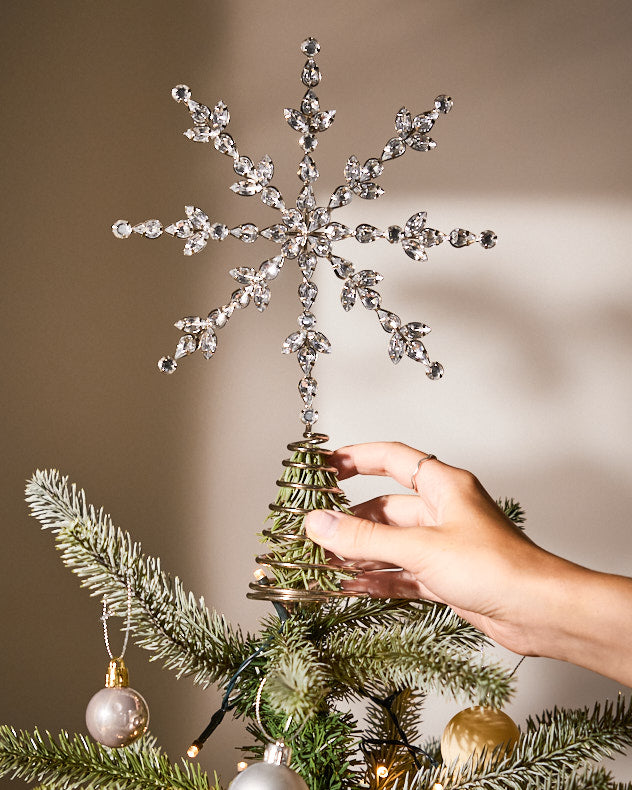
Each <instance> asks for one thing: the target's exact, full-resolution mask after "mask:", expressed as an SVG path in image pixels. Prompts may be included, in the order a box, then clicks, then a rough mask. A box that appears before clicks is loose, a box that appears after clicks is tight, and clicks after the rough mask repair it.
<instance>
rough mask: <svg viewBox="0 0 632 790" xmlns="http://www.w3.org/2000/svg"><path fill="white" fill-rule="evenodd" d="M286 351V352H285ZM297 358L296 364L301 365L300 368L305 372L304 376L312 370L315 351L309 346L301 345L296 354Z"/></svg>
mask: <svg viewBox="0 0 632 790" xmlns="http://www.w3.org/2000/svg"><path fill="white" fill-rule="evenodd" d="M286 353H287V352H286ZM296 358H297V359H298V364H299V365H300V366H301V370H302V371H303V373H305V375H306V376H309V374H310V373H311V372H312V368H313V367H314V363H315V362H316V352H315V351H314V349H313V348H310V347H309V346H303V348H301V350H300V351H299V352H298V354H297V355H296Z"/></svg>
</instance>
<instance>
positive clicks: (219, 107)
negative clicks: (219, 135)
mask: <svg viewBox="0 0 632 790" xmlns="http://www.w3.org/2000/svg"><path fill="white" fill-rule="evenodd" d="M229 121H230V113H229V112H228V107H227V106H226V105H225V104H224V102H223V101H218V102H217V104H216V105H215V107H213V111H212V112H211V122H212V123H213V126H216V127H221V128H222V129H223V128H224V127H225V126H227V125H228V122H229Z"/></svg>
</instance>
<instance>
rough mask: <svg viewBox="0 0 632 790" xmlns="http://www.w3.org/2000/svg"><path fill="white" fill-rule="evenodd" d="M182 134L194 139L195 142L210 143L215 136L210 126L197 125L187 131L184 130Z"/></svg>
mask: <svg viewBox="0 0 632 790" xmlns="http://www.w3.org/2000/svg"><path fill="white" fill-rule="evenodd" d="M182 134H183V135H184V136H185V137H188V139H189V140H193V142H194V143H208V141H209V140H210V139H211V138H213V137H214V136H215V135H214V134H213V131H212V130H211V129H210V127H208V126H195V127H194V128H193V129H187V130H186V132H182Z"/></svg>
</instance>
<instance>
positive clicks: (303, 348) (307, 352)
mask: <svg viewBox="0 0 632 790" xmlns="http://www.w3.org/2000/svg"><path fill="white" fill-rule="evenodd" d="M301 51H302V52H303V54H304V55H305V56H306V57H307V60H306V62H305V65H304V66H303V70H302V72H301V81H302V82H303V85H304V86H305V87H306V88H307V91H306V92H305V94H304V96H303V98H302V99H301V102H300V104H299V107H298V109H294V108H286V109H285V110H284V111H283V113H284V116H285V119H286V121H287V123H288V125H289V126H290V128H291V129H293V130H294V131H295V132H297V133H298V134H299V140H298V143H299V146H300V148H301V149H302V152H303V157H302V159H301V160H300V162H299V166H298V171H297V175H298V178H299V180H300V182H301V187H300V190H299V193H298V195H297V197H296V199H295V201H294V205H291V204H289V203H288V202H286V200H285V199H284V198H283V195H282V194H281V192H280V191H279V189H277V187H275V186H274V185H273V184H272V183H271V182H272V179H273V177H274V164H273V162H272V159H271V158H270V157H269V156H268V155H265V156H263V157H262V158H261V159H260V160H259V161H258V162H257V161H256V160H255V159H252V158H251V157H249V156H245V155H243V154H240V152H239V150H238V149H237V145H236V143H235V141H234V139H233V137H232V136H231V135H230V134H229V133H228V132H227V131H226V129H227V127H228V125H229V122H230V112H229V110H228V107H227V106H226V105H225V104H224V102H223V101H218V102H217V104H215V106H214V107H213V108H212V109H211V108H210V107H209V106H207V105H205V104H201V103H199V102H197V101H195V100H194V99H193V98H192V95H191V90H190V89H189V87H188V86H186V85H176V87H175V88H174V89H173V90H172V91H171V95H172V97H173V99H174V100H175V101H176V102H178V103H180V104H184V105H185V106H186V107H187V109H188V111H189V113H190V115H191V120H192V124H193V125H192V126H191V128H189V129H187V130H186V131H185V132H184V135H185V137H187V138H188V139H189V140H192V141H193V142H196V143H212V144H213V147H214V148H215V149H216V150H217V151H219V152H220V153H221V154H224V155H226V156H228V157H230V158H231V159H232V164H233V170H234V172H235V174H236V175H237V178H238V180H237V181H235V182H234V183H233V184H232V185H231V187H230V189H231V190H232V191H233V192H235V193H236V194H237V195H241V196H243V197H253V196H254V195H259V197H260V199H261V201H262V202H263V203H264V204H265V205H266V206H269V207H270V208H271V209H274V210H275V211H278V212H279V213H278V215H277V221H276V222H275V223H273V224H271V225H269V226H268V227H266V228H261V229H260V228H258V227H257V226H256V225H254V224H252V223H244V224H241V225H238V226H236V227H234V228H229V227H228V226H227V225H226V224H224V223H223V222H219V221H213V220H211V219H210V218H209V216H208V215H207V214H206V213H205V212H204V211H203V210H202V209H201V208H198V207H197V206H185V209H184V213H185V216H184V218H182V219H179V220H176V221H175V222H173V223H171V224H169V225H167V226H166V227H163V225H162V223H161V222H160V221H159V220H157V219H149V220H145V221H144V222H140V223H138V224H136V225H133V224H132V223H130V222H128V221H127V220H117V222H115V223H114V225H113V226H112V232H113V233H114V235H115V236H116V237H117V238H119V239H125V238H129V237H130V236H132V235H133V234H136V235H140V236H145V237H146V238H149V239H155V238H158V237H159V236H161V235H163V232H164V233H166V234H169V235H171V236H173V237H175V238H178V239H183V240H184V241H185V244H184V249H183V252H184V254H185V255H195V254H197V253H199V252H201V251H202V250H204V249H205V247H206V246H207V244H208V243H209V242H222V241H224V240H225V239H227V238H228V237H229V236H232V237H233V238H236V239H238V240H239V241H241V242H242V243H244V244H252V243H253V242H255V241H257V240H258V239H259V238H263V239H265V240H266V241H269V242H272V243H274V244H276V245H278V252H277V254H276V255H273V256H272V257H270V258H267V259H266V260H264V261H263V262H262V263H261V265H260V266H259V268H258V269H256V270H255V269H254V268H249V267H239V268H236V269H231V270H230V272H229V274H230V276H231V277H232V278H233V279H234V280H235V281H236V282H237V285H238V286H239V287H238V288H237V289H236V290H234V291H233V292H232V293H231V296H230V299H229V300H228V301H227V302H226V304H224V305H222V306H220V307H217V308H215V309H213V310H211V312H210V313H209V314H208V316H207V317H206V318H202V317H200V316H187V317H185V318H182V319H180V320H179V321H176V323H175V326H176V328H177V329H179V330H180V331H181V332H182V335H181V337H180V339H179V341H178V344H177V347H176V351H175V353H174V354H173V357H171V356H165V357H162V359H161V360H160V361H159V363H158V367H159V369H160V370H161V371H162V372H163V373H168V374H170V373H173V372H174V371H175V370H176V368H177V364H178V363H177V360H179V359H181V358H182V357H185V356H188V355H189V354H193V353H194V352H196V351H200V352H201V354H202V356H204V357H206V359H210V358H211V357H212V356H213V355H214V354H215V351H216V349H217V331H218V330H219V329H221V328H222V327H224V326H225V325H226V324H227V322H228V320H229V319H230V318H231V316H232V315H233V313H234V312H235V311H236V310H240V309H242V308H245V307H247V306H248V305H249V304H250V303H251V302H252V303H253V304H254V305H255V307H256V308H257V309H258V310H259V311H261V312H263V311H264V310H265V309H266V307H267V306H268V304H269V302H270V297H271V290H270V284H271V282H272V280H274V279H275V278H276V277H277V276H278V275H279V273H280V271H281V269H282V268H283V265H284V263H285V262H286V261H288V260H295V261H296V262H297V264H298V267H299V269H300V272H301V275H302V281H301V284H300V285H299V289H298V297H299V300H300V302H301V306H302V312H301V313H300V315H299V317H298V327H299V328H298V330H295V331H293V332H291V333H290V334H289V335H288V336H287V338H286V339H285V340H284V341H283V344H282V348H281V350H282V352H283V353H284V354H296V356H297V359H298V363H299V366H300V368H301V371H302V374H303V377H302V378H301V380H300V382H299V385H298V390H299V394H300V396H301V399H302V402H303V408H302V412H301V418H302V421H303V422H304V423H305V425H306V426H307V430H308V431H311V427H312V425H313V424H314V423H315V422H316V420H317V419H318V412H317V411H316V410H315V409H314V406H313V401H314V398H315V396H316V394H317V389H318V384H317V381H316V379H315V378H313V376H312V372H313V368H314V365H315V364H316V361H317V359H318V355H319V354H328V353H329V352H330V351H331V343H330V341H329V339H328V338H327V336H326V335H325V334H324V333H323V332H322V331H320V330H319V329H316V317H315V315H314V313H313V312H312V307H313V305H314V302H315V300H316V297H317V295H318V288H317V286H316V283H314V282H313V279H312V277H313V275H314V272H315V271H316V268H317V266H318V263H319V261H323V260H324V261H327V262H328V264H329V265H330V266H331V268H332V270H333V272H334V275H335V276H336V277H337V278H338V279H340V280H341V281H342V288H341V293H340V301H341V304H342V307H343V309H344V310H345V311H349V310H351V309H352V308H353V307H354V305H356V304H358V303H359V304H361V305H362V306H363V307H364V308H366V309H367V310H371V311H373V312H375V314H376V316H377V319H378V321H379V323H380V326H381V327H382V329H383V330H384V331H385V332H386V333H387V334H388V343H387V350H388V355H389V357H390V359H391V361H392V362H393V363H395V364H397V363H398V362H399V361H400V360H401V359H402V358H403V357H404V356H407V357H408V358H409V359H412V360H414V361H415V362H420V363H421V364H422V366H423V367H424V369H425V371H426V375H427V376H428V377H429V378H430V379H433V380H436V379H439V378H441V377H442V375H443V367H442V365H441V364H440V363H439V362H434V361H432V360H431V358H430V356H429V355H428V352H427V349H426V347H425V344H424V338H425V336H426V335H427V334H428V332H430V328H429V327H428V326H426V324H423V323H421V322H419V321H410V322H408V323H404V322H403V321H402V319H401V318H400V317H399V316H398V315H397V314H396V313H393V312H391V311H390V310H387V309H385V308H384V306H383V305H382V297H381V295H380V293H379V292H378V291H377V290H376V286H377V285H378V284H379V283H380V282H381V280H382V279H383V277H382V275H381V274H380V273H379V272H376V271H373V270H371V269H362V270H359V271H357V270H356V268H355V266H354V264H353V263H352V262H351V261H349V260H346V259H344V258H342V257H340V256H339V255H337V254H336V253H335V252H334V245H335V243H336V242H338V241H342V240H343V239H347V238H351V237H354V238H355V239H356V241H357V242H359V243H360V244H371V243H373V242H375V241H377V240H378V239H383V240H386V241H387V242H389V243H390V244H393V245H400V246H401V248H402V250H403V251H404V253H405V254H406V255H407V256H408V257H409V258H411V259H412V260H413V261H417V262H420V261H426V260H427V259H428V250H430V249H431V248H432V247H435V246H437V245H438V244H442V243H443V242H444V241H447V242H449V243H450V244H451V245H452V246H453V247H456V248H459V247H467V246H469V245H470V244H474V243H479V244H480V245H481V246H482V247H483V248H484V249H490V248H492V247H494V246H495V244H496V234H495V233H494V232H493V231H491V230H484V231H482V232H481V233H479V234H474V233H472V232H471V231H469V230H465V229H463V228H455V229H454V230H451V231H450V232H448V233H445V232H443V231H440V230H436V229H435V228H432V227H430V226H429V225H428V224H427V213H426V212H425V211H418V212H416V213H415V214H413V215H412V216H411V217H409V219H408V220H406V221H405V222H404V225H403V227H401V226H399V225H391V226H390V227H388V228H387V229H386V230H380V229H379V228H376V227H374V226H373V225H370V224H368V223H362V224H360V225H358V226H357V227H356V228H350V227H348V226H347V225H345V224H344V223H342V222H338V221H334V220H333V219H332V214H333V212H334V211H336V210H337V209H339V208H342V207H344V206H346V205H348V204H349V203H350V202H351V201H352V200H353V198H354V197H356V196H357V197H359V198H362V199H364V200H375V199H377V198H379V197H381V195H383V194H384V191H385V190H384V188H383V187H382V186H380V185H379V184H378V183H377V182H378V179H379V178H380V177H381V176H382V174H383V172H384V167H385V164H386V163H387V162H389V161H391V160H394V159H398V158H399V157H400V156H403V155H404V154H405V153H406V152H407V151H408V150H409V149H410V150H412V151H432V150H433V149H434V148H436V145H437V144H436V142H435V141H434V140H433V139H432V138H431V137H430V136H429V132H430V131H431V130H432V129H433V127H434V125H435V123H436V122H437V120H438V119H439V117H440V115H441V114H446V113H448V112H449V111H450V110H451V109H452V105H453V102H452V99H451V98H450V97H449V96H446V95H443V94H442V95H440V96H437V97H436V99H435V100H434V104H433V107H432V108H431V109H430V110H425V111H423V112H420V113H418V114H416V115H414V114H413V113H412V112H411V111H410V110H409V109H408V108H407V107H402V108H401V109H400V110H399V111H398V112H397V113H396V115H395V134H394V136H393V137H391V138H390V139H388V140H387V142H386V144H385V145H384V148H383V150H382V153H381V155H380V156H379V157H371V158H370V159H367V160H366V162H365V163H364V164H361V163H360V160H359V159H358V158H357V157H356V156H350V157H349V158H348V159H347V162H346V164H345V166H344V171H343V175H344V180H345V183H344V184H341V185H340V186H338V187H336V189H335V190H334V191H333V193H332V194H331V196H330V197H329V199H328V201H327V205H326V206H322V205H318V202H317V199H316V195H315V192H314V184H315V182H316V181H317V180H318V178H319V173H318V168H317V166H316V163H315V162H314V159H313V158H312V156H311V154H312V153H313V152H314V150H315V149H316V146H317V145H318V136H319V135H320V134H322V133H323V132H325V131H327V130H328V129H329V128H330V127H331V126H332V124H333V123H334V121H335V118H336V111H335V110H331V109H321V105H320V100H319V98H318V96H317V94H316V93H315V91H314V88H316V86H317V85H318V84H319V83H320V81H321V72H320V68H319V66H318V64H317V63H316V60H315V56H316V55H317V54H318V52H319V51H320V45H319V43H318V42H317V41H316V40H315V39H313V38H308V39H306V40H305V41H303V43H302V44H301Z"/></svg>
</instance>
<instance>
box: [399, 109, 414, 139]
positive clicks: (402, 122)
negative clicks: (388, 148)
mask: <svg viewBox="0 0 632 790" xmlns="http://www.w3.org/2000/svg"><path fill="white" fill-rule="evenodd" d="M395 128H396V129H397V131H398V132H403V133H404V134H408V132H410V130H411V129H412V128H413V118H412V115H411V114H410V110H408V109H407V108H406V107H402V108H401V110H399V112H398V113H397V115H396V116H395Z"/></svg>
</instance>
